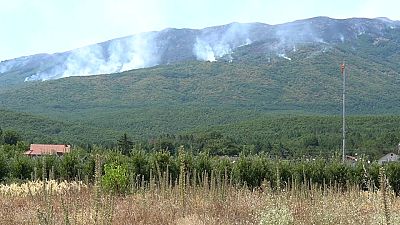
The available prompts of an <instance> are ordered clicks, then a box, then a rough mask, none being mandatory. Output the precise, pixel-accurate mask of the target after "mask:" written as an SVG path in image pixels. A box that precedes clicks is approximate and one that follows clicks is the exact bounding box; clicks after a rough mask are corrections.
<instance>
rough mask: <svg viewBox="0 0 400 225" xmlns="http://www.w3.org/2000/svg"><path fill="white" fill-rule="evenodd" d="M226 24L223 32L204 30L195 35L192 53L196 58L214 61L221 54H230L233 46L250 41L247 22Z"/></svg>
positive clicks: (239, 45) (247, 43) (242, 44)
mask: <svg viewBox="0 0 400 225" xmlns="http://www.w3.org/2000/svg"><path fill="white" fill-rule="evenodd" d="M228 26H229V27H228V28H227V29H226V30H224V31H223V32H216V31H213V30H205V31H203V33H202V34H201V35H200V36H198V37H196V43H195V44H194V46H193V53H194V54H195V56H196V58H197V59H198V60H203V61H211V62H212V61H216V60H217V59H218V58H221V57H222V56H226V55H230V54H232V53H233V50H234V49H235V48H237V47H241V46H244V45H249V44H251V43H252V41H251V39H250V37H249V32H248V29H249V28H250V25H249V24H239V23H233V24H229V25H228ZM228 58H231V57H228Z"/></svg>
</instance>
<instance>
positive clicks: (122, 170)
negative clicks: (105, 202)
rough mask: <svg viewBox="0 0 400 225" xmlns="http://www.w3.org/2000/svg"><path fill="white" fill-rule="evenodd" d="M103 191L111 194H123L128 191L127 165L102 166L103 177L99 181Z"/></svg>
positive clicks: (112, 164)
mask: <svg viewBox="0 0 400 225" xmlns="http://www.w3.org/2000/svg"><path fill="white" fill-rule="evenodd" d="M101 184H102V188H103V190H104V191H106V192H108V193H112V194H124V193H126V191H127V190H128V169H127V165H118V164H115V163H111V164H105V165H104V175H103V177H102V179H101Z"/></svg>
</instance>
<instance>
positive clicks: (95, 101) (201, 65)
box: [0, 17, 400, 142]
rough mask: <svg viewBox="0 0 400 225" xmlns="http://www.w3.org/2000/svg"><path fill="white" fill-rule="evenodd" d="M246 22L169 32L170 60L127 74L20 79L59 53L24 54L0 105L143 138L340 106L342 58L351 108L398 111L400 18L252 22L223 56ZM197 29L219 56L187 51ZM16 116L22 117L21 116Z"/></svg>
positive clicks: (4, 77)
mask: <svg viewBox="0 0 400 225" xmlns="http://www.w3.org/2000/svg"><path fill="white" fill-rule="evenodd" d="M242 26H250V25H243V24H229V25H225V26H221V27H212V28H206V29H204V30H201V31H198V30H185V29H184V30H175V29H169V30H167V31H163V32H162V33H168V35H167V36H166V37H170V38H167V39H168V40H169V41H167V42H168V43H171V42H172V39H171V38H172V37H175V39H173V40H175V41H174V42H173V43H175V44H176V45H165V46H169V47H168V48H169V49H170V50H169V51H167V53H168V54H169V55H168V56H167V55H165V54H161V55H162V56H163V57H162V58H163V60H164V61H162V62H163V63H157V64H160V65H156V66H153V67H150V68H143V69H135V70H129V71H125V72H121V73H113V74H104V75H97V76H73V77H68V78H63V79H56V80H51V79H50V80H46V81H43V82H39V81H35V82H22V80H23V79H24V77H27V76H28V75H27V74H28V73H32V71H39V70H40V67H36V66H35V65H36V64H40V65H42V66H44V65H49V64H47V63H48V60H47V59H48V58H53V59H56V58H57V59H60V58H59V57H58V56H59V55H36V56H32V57H27V58H20V59H17V61H18V60H19V61H18V62H19V63H22V64H24V65H25V66H21V67H19V66H17V67H15V68H14V69H12V70H9V71H7V72H4V71H3V73H1V74H0V80H1V85H3V86H4V88H1V89H0V108H3V109H7V110H11V111H13V112H23V113H28V114H29V115H35V117H36V115H37V116H39V117H40V118H46V121H47V120H49V121H59V122H60V123H67V124H68V125H67V127H68V126H69V125H70V126H71V127H74V126H76V127H77V128H80V129H84V130H79V129H78V130H73V129H72V130H68V131H66V132H69V133H68V134H66V135H65V136H66V137H70V138H71V140H81V139H80V138H79V137H78V136H74V135H80V134H81V133H87V134H88V136H90V137H88V139H87V140H90V141H92V140H93V139H92V137H95V134H98V133H102V132H103V131H104V132H105V133H104V134H102V135H103V136H102V135H99V139H104V140H111V139H114V137H118V135H120V134H121V133H123V132H127V133H128V134H130V135H132V136H133V137H134V138H135V139H141V138H149V137H155V136H158V135H160V134H165V133H168V134H178V133H184V132H190V131H193V130H207V129H209V128H210V127H214V126H219V125H227V126H229V125H231V124H240V122H241V121H252V120H257V119H259V118H262V117H265V116H267V117H270V116H276V115H281V114H283V115H288V114H290V115H299V114H300V115H340V113H341V93H342V86H341V85H342V83H341V74H340V69H339V65H340V64H341V63H342V61H343V60H346V65H347V66H346V71H347V75H348V77H347V91H348V92H347V99H346V101H347V112H348V113H349V115H380V114H398V113H399V112H400V105H399V104H398V102H400V93H399V92H398V85H399V84H400V63H399V62H400V29H399V28H398V27H397V26H398V22H394V21H387V20H383V19H347V20H334V19H330V18H325V17H320V18H312V19H308V20H302V21H295V22H293V23H288V24H282V25H277V26H269V25H265V24H252V25H251V26H250V27H252V29H248V30H247V31H248V32H247V33H246V34H249V35H250V34H252V35H253V36H251V37H252V39H251V42H248V43H247V42H246V43H244V44H243V43H242V42H241V41H246V39H245V38H244V37H246V38H247V36H241V35H239V37H241V38H239V39H235V38H233V37H236V36H237V33H235V32H234V33H235V35H236V36H235V35H233V36H229V37H231V39H229V38H228V39H229V41H231V42H229V43H236V45H235V47H234V48H233V47H232V48H231V50H230V51H229V52H225V53H224V54H222V52H223V51H221V54H220V55H218V57H216V55H215V54H216V51H217V50H218V49H219V50H221V49H220V48H218V47H216V46H218V45H219V44H221V43H222V42H221V41H222V40H224V41H226V40H228V39H227V37H228V36H226V34H227V32H228V31H229V32H233V31H232V29H233V27H236V28H237V27H242ZM278 31H279V32H278ZM284 31H285V32H284ZM311 31H312V32H311ZM196 32H200V33H201V34H202V35H205V36H204V37H212V38H210V42H209V46H211V47H210V48H208V50H210V49H211V50H212V51H211V52H209V53H212V54H213V57H214V58H213V59H212V60H211V59H210V60H209V61H204V60H198V58H196V56H195V55H193V54H194V53H193V51H190V52H189V50H190V49H191V50H192V48H191V47H190V46H192V45H191V44H190V43H192V42H191V41H190V40H196V39H193V38H194V37H195V35H194V34H195V33H196ZM229 32H228V33H229ZM271 32H272V33H271ZM178 34H179V35H178ZM269 34H274V35H269ZM278 34H279V35H278ZM257 38H258V39H257ZM111 42H112V41H110V42H107V43H109V44H111ZM167 42H166V43H167ZM239 42H240V43H242V44H240V43H239ZM185 43H186V44H185ZM188 43H189V44H188ZM210 43H214V44H215V45H214V44H210ZM226 43H228V42H226ZM192 44H193V43H192ZM101 45H105V43H103V44H101ZM178 45H179V46H180V47H182V48H185V49H186V50H183V49H180V48H175V47H176V46H178ZM184 46H186V47H184ZM227 46H231V45H227ZM232 46H233V45H232ZM192 47H193V46H192ZM219 50H218V51H219ZM189 53H190V54H189ZM60 55H63V53H60ZM164 56H165V57H164ZM60 57H61V56H60ZM33 58H34V59H35V60H33ZM61 58H62V57H61ZM24 60H25V61H24ZM32 60H33V61H32ZM50 61H51V62H52V63H54V62H55V61H54V60H50ZM10 62H13V61H7V62H6V63H10ZM15 62H16V61H15ZM160 62H161V61H160ZM35 63H36V64H35ZM1 65H3V66H4V65H5V64H4V63H3V64H1ZM16 65H17V64H16ZM100 65H101V64H100ZM105 65H106V66H107V64H105ZM49 68H50V67H49ZM24 71H25V72H24ZM17 78H18V79H17ZM16 115H17V117H16V118H15V119H16V120H17V121H18V117H19V116H21V117H24V116H22V114H21V115H20V114H16ZM272 118H273V117H272ZM30 123H31V122H29V121H27V124H30ZM9 124H10V123H9ZM0 126H4V125H0ZM46 126H50V127H52V125H51V124H50V125H46ZM16 127H18V126H16ZM32 130H34V128H33V127H32ZM114 134H115V135H114ZM52 135H53V134H52V133H51V135H50V136H52ZM55 137H57V136H55ZM110 137H112V138H110ZM84 141H85V140H84V139H83V142H84Z"/></svg>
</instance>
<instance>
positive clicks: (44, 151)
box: [24, 144, 71, 156]
mask: <svg viewBox="0 0 400 225" xmlns="http://www.w3.org/2000/svg"><path fill="white" fill-rule="evenodd" d="M70 151H71V145H50V144H31V146H30V147H29V150H28V151H26V152H25V153H24V154H25V155H29V156H42V155H59V156H61V155H64V154H66V153H69V152H70Z"/></svg>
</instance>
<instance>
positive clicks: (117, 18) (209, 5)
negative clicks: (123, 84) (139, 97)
mask: <svg viewBox="0 0 400 225" xmlns="http://www.w3.org/2000/svg"><path fill="white" fill-rule="evenodd" d="M399 2H400V1H398V0H292V1H290V0H245V1H236V0H200V1H194V0H193V1H192V0H168V1H167V0H143V1H142V0H0V21H1V23H0V24H1V25H0V32H1V33H0V61H1V60H5V59H11V58H15V57H19V56H23V55H31V54H36V53H43V52H45V53H54V52H59V51H66V50H70V49H74V48H78V47H82V46H84V45H88V44H92V43H97V42H102V41H106V40H109V39H112V38H117V37H122V36H127V35H131V34H135V33H139V32H144V31H151V30H161V29H164V28H167V27H175V28H184V27H186V28H203V27H208V26H214V25H222V24H226V23H230V22H234V21H235V22H263V23H268V24H278V23H284V22H290V21H293V20H297V19H304V18H309V17H315V16H329V17H333V18H348V17H368V18H374V17H388V18H390V19H392V20H400V13H399V9H400V3H399Z"/></svg>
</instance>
